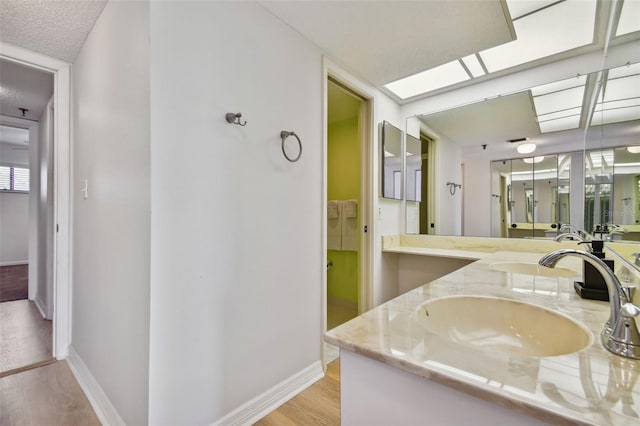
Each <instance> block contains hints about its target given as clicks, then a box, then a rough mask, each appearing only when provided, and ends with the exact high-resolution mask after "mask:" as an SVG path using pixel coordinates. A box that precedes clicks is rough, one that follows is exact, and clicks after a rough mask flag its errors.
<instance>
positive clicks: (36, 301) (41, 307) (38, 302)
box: [33, 296, 51, 319]
mask: <svg viewBox="0 0 640 426" xmlns="http://www.w3.org/2000/svg"><path fill="white" fill-rule="evenodd" d="M33 303H34V304H35V305H36V308H38V311H40V315H42V318H44V319H51V318H47V314H45V309H44V303H43V302H42V300H41V299H40V298H39V297H38V296H36V298H35V299H33Z"/></svg>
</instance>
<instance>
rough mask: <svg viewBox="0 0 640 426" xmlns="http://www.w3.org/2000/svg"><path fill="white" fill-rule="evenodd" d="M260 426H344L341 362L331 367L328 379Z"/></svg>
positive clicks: (320, 381)
mask: <svg viewBox="0 0 640 426" xmlns="http://www.w3.org/2000/svg"><path fill="white" fill-rule="evenodd" d="M255 425H256V426H315V425H332V426H333V425H335V426H339V425H340V359H337V360H335V361H333V362H332V363H330V364H329V365H328V366H327V371H326V372H325V376H324V378H322V379H320V380H319V381H317V382H316V383H314V384H313V385H311V386H310V387H309V388H308V389H306V390H304V391H302V392H301V393H299V394H298V395H297V396H295V397H294V398H293V399H291V400H289V401H287V402H286V403H285V404H284V405H282V406H280V408H278V409H277V410H275V411H273V412H271V413H270V414H269V415H268V416H266V417H264V418H263V419H262V420H260V421H258V422H257V423H255Z"/></svg>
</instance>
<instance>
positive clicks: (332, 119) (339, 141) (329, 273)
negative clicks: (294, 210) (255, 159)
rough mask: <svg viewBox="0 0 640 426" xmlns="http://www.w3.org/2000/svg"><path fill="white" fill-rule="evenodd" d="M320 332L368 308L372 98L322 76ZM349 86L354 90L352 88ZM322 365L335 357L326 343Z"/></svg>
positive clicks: (338, 79) (343, 82)
mask: <svg viewBox="0 0 640 426" xmlns="http://www.w3.org/2000/svg"><path fill="white" fill-rule="evenodd" d="M326 78H327V80H326V82H325V83H326V88H327V92H326V93H327V98H326V99H327V102H326V113H327V115H326V128H325V130H326V161H325V188H326V191H325V193H324V194H325V205H326V213H325V218H326V221H325V231H326V242H327V244H326V252H325V259H326V275H325V280H324V283H325V288H324V293H325V295H326V296H325V300H324V308H323V310H324V313H323V315H324V317H325V321H324V324H325V326H324V330H323V331H326V330H330V329H332V328H334V327H336V326H339V325H340V324H342V323H344V322H346V321H349V320H350V319H352V318H354V317H356V316H357V315H358V314H359V313H362V312H364V311H366V310H368V309H370V307H371V302H370V299H371V291H372V290H371V286H372V285H371V271H370V268H371V260H370V259H371V252H372V250H371V241H372V240H371V233H372V229H371V222H370V218H371V211H372V206H371V200H372V193H373V191H372V186H371V182H372V178H371V171H372V167H373V159H372V158H371V156H372V148H371V141H372V137H371V134H372V128H373V127H372V119H371V110H372V102H373V100H372V98H371V97H369V96H368V94H367V92H366V91H363V90H361V89H362V88H360V87H359V86H358V85H357V84H356V85H352V84H351V83H352V82H351V81H349V80H348V79H345V78H342V77H336V76H334V75H330V73H329V72H327V74H326ZM353 87H358V88H357V89H354V88H353ZM324 347H325V351H324V362H325V364H326V363H329V362H331V361H332V360H334V359H335V358H337V357H338V350H337V348H335V347H332V346H330V345H325V346H324Z"/></svg>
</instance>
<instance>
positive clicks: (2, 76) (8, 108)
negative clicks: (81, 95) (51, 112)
mask: <svg viewBox="0 0 640 426" xmlns="http://www.w3.org/2000/svg"><path fill="white" fill-rule="evenodd" d="M52 95H53V74H51V73H48V72H45V71H40V70H37V69H35V68H28V67H25V66H22V65H19V64H16V63H13V62H9V61H5V60H0V114H2V115H8V116H10V117H19V118H27V119H29V120H38V119H39V118H40V116H41V115H42V112H43V111H44V108H45V107H46V105H47V102H49V99H51V96H52ZM18 108H26V109H28V110H29V111H28V112H27V113H26V116H24V117H23V116H22V112H21V111H20V110H19V109H18Z"/></svg>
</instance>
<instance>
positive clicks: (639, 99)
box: [591, 64, 640, 126]
mask: <svg viewBox="0 0 640 426" xmlns="http://www.w3.org/2000/svg"><path fill="white" fill-rule="evenodd" d="M637 119H640V64H633V65H629V66H624V67H619V68H615V69H612V70H610V71H609V73H608V75H607V81H606V84H605V86H604V97H603V93H602V92H601V93H600V95H599V97H598V103H597V104H596V108H595V111H594V114H593V118H592V119H591V125H592V126H596V125H600V124H610V123H619V122H623V121H629V120H637Z"/></svg>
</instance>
